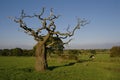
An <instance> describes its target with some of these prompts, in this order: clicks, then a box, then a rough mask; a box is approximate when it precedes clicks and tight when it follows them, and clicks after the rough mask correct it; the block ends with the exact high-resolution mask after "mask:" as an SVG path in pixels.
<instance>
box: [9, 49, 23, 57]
mask: <svg viewBox="0 0 120 80" xmlns="http://www.w3.org/2000/svg"><path fill="white" fill-rule="evenodd" d="M11 52H12V56H22V55H23V50H22V49H21V48H14V49H12V50H11Z"/></svg>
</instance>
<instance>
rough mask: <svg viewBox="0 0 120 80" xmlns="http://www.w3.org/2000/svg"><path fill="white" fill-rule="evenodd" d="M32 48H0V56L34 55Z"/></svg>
mask: <svg viewBox="0 0 120 80" xmlns="http://www.w3.org/2000/svg"><path fill="white" fill-rule="evenodd" d="M34 55H35V53H34V50H33V49H31V50H27V49H21V48H14V49H0V56H34Z"/></svg>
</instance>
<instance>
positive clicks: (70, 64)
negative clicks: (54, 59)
mask: <svg viewBox="0 0 120 80" xmlns="http://www.w3.org/2000/svg"><path fill="white" fill-rule="evenodd" d="M89 61H91V60H78V61H76V62H70V63H68V64H65V65H60V66H50V67H48V70H51V71H52V70H54V69H56V68H60V67H65V66H72V65H74V64H76V63H84V62H89Z"/></svg>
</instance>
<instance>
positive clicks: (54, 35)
mask: <svg viewBox="0 0 120 80" xmlns="http://www.w3.org/2000/svg"><path fill="white" fill-rule="evenodd" d="M44 10H45V8H42V11H41V13H40V14H34V15H33V16H30V15H26V14H25V13H24V11H23V10H22V12H21V16H20V17H19V18H12V19H13V20H14V22H16V23H19V24H20V28H22V29H23V30H24V31H25V33H28V34H29V35H31V36H33V37H34V40H36V41H37V44H36V46H35V56H36V63H35V70H36V71H45V70H46V69H47V67H48V63H47V56H46V55H47V49H50V48H52V47H53V46H56V45H57V47H56V48H59V47H61V48H62V46H63V45H64V44H66V43H68V42H70V41H71V39H69V41H68V42H66V43H64V42H63V41H62V39H66V38H70V37H71V36H73V35H74V33H75V31H76V30H77V29H80V27H81V26H84V25H85V24H87V21H86V20H84V19H83V20H81V19H78V23H77V25H76V26H75V27H74V28H73V30H72V31H69V30H68V29H69V28H67V29H66V32H65V33H61V32H60V31H56V25H55V20H56V19H58V18H59V15H58V16H56V15H54V14H53V9H51V10H50V15H49V16H48V17H42V16H43V14H44ZM25 18H33V19H34V18H38V19H39V20H40V22H41V25H42V26H41V27H39V28H38V29H37V30H35V29H32V28H30V27H28V26H27V24H26V23H25V21H24V19H25ZM42 31H44V33H42ZM54 48H55V47H54ZM62 49H63V48H62Z"/></svg>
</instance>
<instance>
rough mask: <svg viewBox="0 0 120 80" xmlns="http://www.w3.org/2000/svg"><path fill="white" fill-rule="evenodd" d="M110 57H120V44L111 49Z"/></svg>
mask: <svg viewBox="0 0 120 80" xmlns="http://www.w3.org/2000/svg"><path fill="white" fill-rule="evenodd" d="M110 57H120V46H113V47H112V48H111V49H110Z"/></svg>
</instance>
